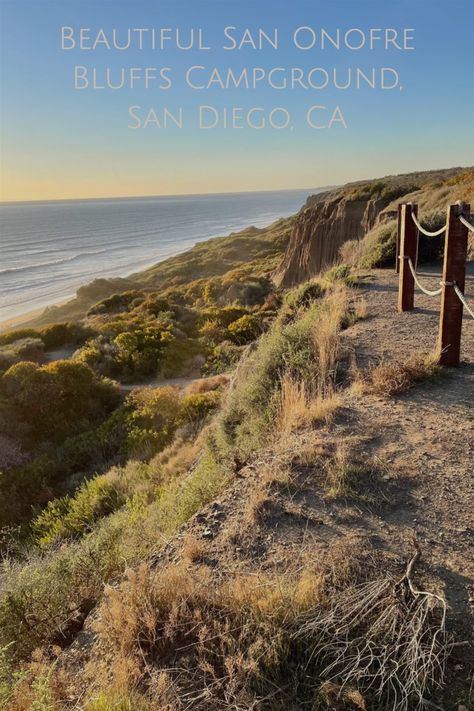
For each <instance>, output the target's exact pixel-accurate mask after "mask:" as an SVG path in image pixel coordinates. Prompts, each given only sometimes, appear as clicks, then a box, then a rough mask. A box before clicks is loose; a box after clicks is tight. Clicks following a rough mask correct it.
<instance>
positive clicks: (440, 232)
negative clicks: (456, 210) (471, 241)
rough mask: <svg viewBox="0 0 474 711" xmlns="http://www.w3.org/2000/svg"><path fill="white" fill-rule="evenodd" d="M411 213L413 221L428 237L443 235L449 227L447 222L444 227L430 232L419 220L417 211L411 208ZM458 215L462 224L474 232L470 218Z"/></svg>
mask: <svg viewBox="0 0 474 711" xmlns="http://www.w3.org/2000/svg"><path fill="white" fill-rule="evenodd" d="M410 214H411V218H412V220H413V222H414V223H415V225H416V227H417V229H418V230H419V231H420V232H422V233H423V234H424V235H426V236H427V237H438V236H439V235H442V234H443V232H446V229H447V227H448V224H447V223H446V224H445V225H443V227H440V228H439V230H436V231H434V232H430V230H427V229H426V228H425V227H423V225H422V224H421V222H420V221H419V219H418V217H417V216H416V215H415V213H414V212H413V210H410ZM458 217H459V220H460V222H462V224H463V225H464V226H465V227H467V229H468V230H469V231H470V232H474V225H472V224H471V223H470V222H469V220H466V218H465V217H464V215H458Z"/></svg>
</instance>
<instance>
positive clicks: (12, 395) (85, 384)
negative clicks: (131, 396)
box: [0, 361, 119, 443]
mask: <svg viewBox="0 0 474 711" xmlns="http://www.w3.org/2000/svg"><path fill="white" fill-rule="evenodd" d="M0 388H1V391H2V392H3V394H4V396H5V402H4V404H3V408H4V411H5V412H6V415H7V416H6V420H7V421H8V422H9V423H10V426H11V427H12V428H13V429H16V428H17V426H18V424H20V423H21V426H22V427H24V429H25V433H26V436H27V438H28V439H29V440H31V441H32V442H42V443H44V442H48V441H49V442H55V443H60V442H62V441H63V440H64V439H65V438H66V437H68V436H71V435H73V434H77V433H80V432H81V431H84V430H86V429H88V428H90V427H91V425H92V424H94V423H97V422H98V421H100V420H101V419H102V418H104V417H105V416H106V415H107V414H108V413H110V412H111V411H112V410H113V409H114V408H115V407H116V406H117V405H118V402H119V393H118V391H117V390H116V388H115V387H113V385H112V384H110V383H107V382H105V381H103V380H101V379H99V378H98V377H97V376H96V374H95V373H94V372H93V371H92V370H91V369H90V368H88V367H87V366H86V365H84V364H82V363H78V362H75V361H56V362H55V363H50V364H48V365H44V366H38V365H36V364H34V363H27V362H22V363H17V364H16V365H14V366H12V367H11V368H9V369H8V370H7V372H6V373H4V375H3V376H2V378H1V379H0Z"/></svg>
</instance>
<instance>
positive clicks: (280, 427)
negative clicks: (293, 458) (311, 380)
mask: <svg viewBox="0 0 474 711" xmlns="http://www.w3.org/2000/svg"><path fill="white" fill-rule="evenodd" d="M341 401H342V399H341V397H340V396H339V395H338V394H337V393H336V392H335V391H332V392H331V391H329V389H326V394H325V396H322V395H320V394H318V395H311V391H310V389H309V388H308V386H307V384H306V383H305V382H304V381H301V380H296V379H295V378H293V377H292V376H291V375H289V374H288V373H286V374H285V375H284V376H283V378H282V381H281V394H280V402H279V407H278V414H277V431H278V433H279V434H289V433H290V432H295V431H297V430H300V429H302V428H304V427H311V426H313V425H315V424H318V423H325V424H329V423H330V422H331V421H332V420H333V418H334V416H335V414H336V411H337V410H338V408H339V407H340V405H341Z"/></svg>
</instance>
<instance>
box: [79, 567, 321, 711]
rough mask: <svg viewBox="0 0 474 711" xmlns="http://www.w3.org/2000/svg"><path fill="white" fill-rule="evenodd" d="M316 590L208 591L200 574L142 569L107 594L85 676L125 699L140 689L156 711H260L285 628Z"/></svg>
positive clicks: (204, 573) (245, 581) (292, 586)
mask: <svg viewBox="0 0 474 711" xmlns="http://www.w3.org/2000/svg"><path fill="white" fill-rule="evenodd" d="M318 580H319V579H318ZM318 585H319V583H318V582H317V580H316V578H314V577H311V576H309V575H308V574H305V575H300V576H298V577H297V578H296V579H294V580H293V581H291V582H290V581H288V580H284V579H283V578H273V579H269V578H266V577H264V576H255V575H252V576H236V577H234V578H233V579H231V580H230V581H228V582H220V583H217V582H216V580H215V579H212V578H211V572H210V571H209V570H207V569H205V568H202V567H200V568H195V569H192V570H191V571H190V570H189V569H186V568H185V567H182V566H168V567H166V568H165V569H162V570H160V571H159V572H156V573H154V572H153V571H152V570H150V569H149V568H148V567H146V566H144V565H143V566H141V567H140V568H139V569H138V570H137V571H129V573H128V576H127V580H126V581H125V582H124V583H123V584H122V585H121V586H120V587H119V588H108V589H107V590H106V598H105V602H104V603H103V605H102V607H101V614H100V618H99V619H98V621H97V624H96V629H97V632H98V635H99V637H98V640H97V643H96V647H95V649H94V650H93V655H92V659H91V661H90V663H89V673H90V674H91V675H93V676H94V679H95V680H96V681H97V680H99V683H101V684H104V683H107V684H108V685H112V687H113V688H120V689H123V690H124V691H125V690H131V689H134V688H136V685H137V684H138V683H140V689H141V690H142V691H144V692H145V690H146V692H145V694H146V696H148V697H152V698H153V708H156V709H160V711H161V709H164V708H169V709H170V711H171V709H173V711H174V710H175V709H176V711H177V710H178V709H184V708H192V709H193V710H195V711H201V709H202V710H203V711H204V709H205V710H206V711H218V710H219V711H222V710H223V709H236V710H239V711H240V710H241V711H244V709H249V708H259V706H257V705H256V704H257V702H258V699H259V698H260V699H261V698H264V697H265V696H267V695H268V694H269V693H271V694H275V687H274V686H273V683H272V681H271V679H272V676H273V674H274V673H276V672H277V670H278V669H279V667H280V665H281V661H282V659H284V658H285V657H286V655H287V654H288V646H287V645H288V640H289V637H288V629H289V624H290V621H291V620H292V619H293V620H294V619H296V617H297V616H298V615H300V614H303V613H304V612H305V611H306V610H308V608H309V605H313V604H314V602H315V599H316V598H315V595H316V593H317V590H318ZM106 660H107V661H106ZM111 660H112V661H111ZM175 700H176V701H179V703H176V705H174V702H175ZM166 703H167V704H169V706H168V707H167V706H165V704H166ZM91 708H92V709H94V711H95V707H94V706H92V707H91ZM99 708H100V707H99ZM119 708H120V707H119ZM262 708H263V706H262ZM267 708H268V707H267ZM274 708H278V709H282V708H284V707H283V706H280V705H278V706H275V707H274Z"/></svg>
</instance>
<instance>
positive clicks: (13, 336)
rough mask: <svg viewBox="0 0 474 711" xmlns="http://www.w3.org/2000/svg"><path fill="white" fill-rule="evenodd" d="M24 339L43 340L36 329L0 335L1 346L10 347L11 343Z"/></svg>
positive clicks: (22, 329)
mask: <svg viewBox="0 0 474 711" xmlns="http://www.w3.org/2000/svg"><path fill="white" fill-rule="evenodd" d="M23 338H41V333H40V332H39V331H38V330H36V329H35V328H21V329H18V330H16V331H7V333H2V334H0V346H8V345H10V343H15V341H20V340H22V339H23Z"/></svg>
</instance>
